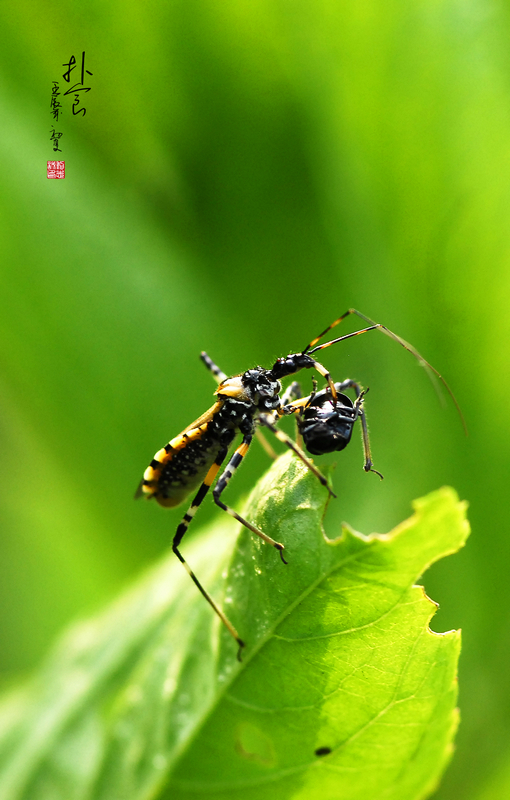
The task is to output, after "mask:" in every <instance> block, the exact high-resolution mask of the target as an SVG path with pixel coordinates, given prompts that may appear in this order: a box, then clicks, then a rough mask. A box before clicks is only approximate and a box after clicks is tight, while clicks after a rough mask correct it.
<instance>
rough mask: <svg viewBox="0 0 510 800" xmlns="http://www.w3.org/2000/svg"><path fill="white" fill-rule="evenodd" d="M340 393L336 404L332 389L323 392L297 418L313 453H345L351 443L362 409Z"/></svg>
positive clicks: (299, 427) (301, 431) (305, 440)
mask: <svg viewBox="0 0 510 800" xmlns="http://www.w3.org/2000/svg"><path fill="white" fill-rule="evenodd" d="M341 385H342V384H340V383H335V389H336V390H337V396H336V402H335V401H333V398H332V397H331V392H330V391H329V390H328V389H323V390H322V391H321V392H317V394H316V395H315V396H314V397H313V398H312V399H311V400H310V402H309V403H308V404H307V405H306V406H305V408H304V410H303V412H302V414H300V415H299V416H298V418H297V421H298V430H299V432H300V434H301V436H302V437H303V442H304V444H305V447H306V449H307V450H308V452H309V453H312V455H314V456H321V455H324V454H325V453H333V452H334V451H336V450H343V449H344V447H347V445H348V444H349V442H350V441H351V436H352V430H353V427H354V423H355V422H356V420H357V419H358V416H359V406H356V407H355V405H354V403H353V401H352V400H351V398H350V397H347V395H346V394H342V393H341V391H340V389H339V387H340V386H341Z"/></svg>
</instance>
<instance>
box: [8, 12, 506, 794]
mask: <svg viewBox="0 0 510 800" xmlns="http://www.w3.org/2000/svg"><path fill="white" fill-rule="evenodd" d="M0 20H1V25H0V43H1V48H0V64H1V73H0V88H1V100H0V102H1V104H2V114H1V118H2V125H1V126H0V147H1V151H2V181H1V183H0V213H1V215H2V222H1V226H0V237H1V242H2V261H1V277H0V280H1V286H0V302H1V305H2V307H1V311H0V331H1V339H0V341H1V342H2V345H1V347H0V353H1V356H0V357H1V373H0V374H1V377H0V381H1V382H0V436H1V447H0V460H1V463H2V475H3V479H2V495H1V517H2V534H1V536H2V539H1V555H0V583H1V585H2V595H3V599H2V614H1V616H0V636H1V639H2V641H3V642H4V647H3V648H2V654H1V666H2V668H3V671H4V674H5V675H6V680H9V679H10V676H13V675H17V674H19V672H20V671H21V670H26V669H28V668H31V667H32V666H33V665H35V664H36V663H37V661H38V659H39V658H40V656H41V655H42V653H43V652H44V651H45V649H46V648H47V646H48V643H49V641H50V640H51V639H52V637H53V636H54V635H55V633H56V632H57V630H58V629H59V628H60V627H61V626H62V624H63V623H65V622H67V621H68V620H70V619H72V618H74V617H75V616H76V615H82V614H85V613H87V612H89V611H90V610H91V609H93V608H97V607H98V606H99V605H100V604H101V603H103V602H104V601H105V600H106V599H108V598H110V597H112V596H113V595H114V594H115V592H116V591H117V590H118V589H119V587H120V586H121V585H122V584H123V583H125V582H126V581H127V580H128V578H129V577H130V576H133V575H134V574H135V573H136V572H137V571H138V570H139V569H140V568H141V566H142V565H145V564H147V563H149V562H150V561H151V560H152V559H153V558H154V557H155V556H156V554H158V553H159V552H161V551H162V550H163V549H164V547H165V546H166V545H167V544H168V542H169V540H170V538H171V536H172V533H173V530H174V528H175V526H176V524H177V522H178V520H179V515H180V510H175V511H172V512H167V513H165V512H163V511H162V510H161V509H159V508H156V507H153V506H151V505H147V504H144V503H139V504H135V503H132V501H131V497H132V492H133V491H134V489H135V488H136V485H137V483H138V481H139V478H140V475H141V472H142V471H143V469H144V467H145V466H146V463H148V460H149V459H150V458H151V457H152V455H153V453H154V452H155V451H156V450H157V449H158V448H159V447H160V446H161V445H162V444H164V443H165V442H166V441H167V440H168V439H169V438H170V437H171V436H172V435H175V433H177V432H178V431H179V430H180V429H181V428H182V427H184V426H185V425H186V424H187V423H188V422H189V421H190V420H191V419H193V418H195V417H196V416H198V415H199V414H200V413H201V412H202V411H203V410H205V409H206V408H207V407H208V405H209V404H210V403H211V401H212V391H213V389H214V386H213V385H212V383H211V378H210V376H209V375H207V374H206V372H205V370H204V369H203V367H202V366H201V365H200V363H199V361H198V357H197V356H198V353H199V351H200V350H201V349H203V348H205V349H207V350H208V352H209V353H210V354H211V356H212V357H213V358H214V359H215V360H217V361H218V363H219V364H220V365H221V366H222V368H223V369H224V370H225V371H226V372H229V373H235V372H238V371H241V370H243V369H246V368H247V367H248V366H252V365H254V364H259V363H260V364H262V365H265V366H270V365H271V363H272V361H273V359H274V358H275V357H276V356H279V355H284V354H286V353H288V352H292V351H295V350H298V349H301V348H302V347H304V345H305V344H306V342H307V341H309V340H310V338H311V337H312V336H315V335H316V334H317V333H318V332H319V331H320V330H321V329H322V328H323V327H325V325H327V324H328V323H329V322H330V321H331V320H333V319H334V318H335V317H337V316H339V314H341V313H342V312H343V311H344V310H345V309H346V308H348V307H349V306H356V307H357V308H359V309H360V310H361V311H363V312H365V313H367V314H369V315H370V316H372V317H375V318H377V319H378V320H380V321H382V322H384V323H385V324H386V325H388V326H389V327H390V328H392V329H393V330H395V331H396V332H397V333H399V334H400V335H402V336H404V337H405V338H406V339H407V340H409V341H411V342H412V343H413V344H414V345H415V346H416V347H417V348H418V349H419V350H420V352H422V353H423V355H424V356H425V357H426V358H428V359H429V360H430V361H431V363H432V364H434V365H435V366H436V367H437V368H438V369H439V370H440V371H441V372H442V373H443V374H444V375H445V376H446V377H447V379H448V381H449V383H450V385H451V386H452V388H453V389H454V391H455V393H456V395H457V397H458V399H459V402H460V404H461V406H462V409H463V411H464V414H465V416H466V419H467V423H468V427H469V431H470V435H469V437H468V438H467V439H465V438H464V437H463V433H462V429H461V426H460V424H459V421H458V419H457V417H456V415H455V411H454V410H453V408H452V406H451V403H449V402H448V403H447V407H446V409H445V410H441V408H440V406H439V405H438V403H437V401H436V398H435V397H434V392H433V390H432V389H431V387H430V385H429V384H428V381H427V379H426V376H425V375H424V374H423V371H421V370H419V369H418V368H417V366H416V363H415V362H414V360H413V359H412V358H411V356H409V355H408V354H406V353H405V352H404V351H403V350H402V349H401V348H399V347H397V346H396V345H394V344H392V343H391V342H390V341H389V340H387V339H386V338H385V337H382V336H379V335H377V334H368V335H367V336H364V337H357V338H356V339H355V340H354V341H352V342H348V343H345V344H343V345H338V346H337V347H333V348H331V349H329V350H328V351H325V353H324V354H323V355H324V362H325V363H326V364H327V366H328V368H330V370H331V372H332V373H333V375H335V377H337V378H338V379H342V378H344V377H352V378H357V379H359V380H360V381H361V382H362V383H363V384H364V385H369V386H370V394H369V395H368V398H367V405H366V408H367V413H368V415H369V421H370V429H371V437H372V446H373V454H374V461H375V464H376V466H377V468H378V469H380V470H381V471H382V472H383V474H384V475H385V478H386V480H385V481H384V483H380V482H379V481H378V480H377V479H376V477H375V476H373V475H365V474H364V473H363V471H362V469H361V465H362V454H361V448H360V446H358V443H357V442H356V441H355V442H353V444H352V445H351V447H350V448H349V449H348V450H347V451H346V452H345V453H341V454H339V455H338V458H337V459H336V460H337V462H338V469H337V473H336V476H335V486H336V487H337V489H338V493H339V495H340V497H339V500H338V501H336V503H335V504H331V506H330V511H329V519H330V520H331V522H330V524H333V523H334V522H335V523H336V522H338V521H339V520H340V519H345V520H347V521H349V522H350V523H351V524H352V525H353V526H354V527H356V528H359V529H362V530H365V531H367V530H371V529H373V530H378V531H384V530H389V528H390V527H391V526H392V525H393V524H395V523H396V522H397V521H398V520H399V519H402V518H404V517H405V516H407V515H408V511H409V502H410V499H411V498H412V497H416V496H419V495H421V494H424V493H425V492H427V491H429V490H432V489H435V488H437V487H438V486H440V485H441V484H443V483H450V484H452V485H454V486H455V487H456V488H457V489H458V491H459V493H460V495H461V497H465V498H467V499H468V500H469V502H470V504H471V510H470V519H471V522H472V525H473V536H472V538H471V540H470V544H469V546H468V547H467V548H466V550H465V551H464V552H463V553H462V554H460V555H459V556H458V557H457V558H456V559H455V560H452V561H451V563H450V562H449V560H446V561H445V562H442V563H440V564H438V565H437V566H435V567H434V568H433V570H432V571H431V573H430V575H429V576H428V582H427V588H428V590H429V592H430V594H431V596H432V597H434V598H435V599H437V600H439V601H440V603H441V605H442V609H441V610H440V612H439V613H438V615H437V617H436V618H435V622H434V625H435V628H436V629H437V630H446V629H448V628H453V627H458V626H462V628H463V643H464V644H463V654H462V658H461V671H460V681H461V683H460V686H461V691H460V706H461V713H462V723H461V727H460V731H459V736H458V743H457V744H458V750H457V754H456V757H455V758H454V760H453V762H452V765H451V767H450V768H449V771H448V773H447V775H446V777H445V780H444V782H443V787H442V789H440V790H439V792H438V794H437V797H438V798H444V799H446V798H448V797H452V796H454V795H458V796H462V797H463V798H467V800H471V799H473V800H474V799H475V798H482V797H484V796H485V795H484V791H485V788H484V787H485V786H487V787H489V786H490V791H491V792H492V794H491V795H490V796H491V800H492V798H495V797H496V796H498V797H499V796H501V797H503V796H504V797H506V794H505V793H504V791H503V793H502V794H501V795H496V794H495V792H497V789H496V790H495V789H494V787H497V786H498V785H501V786H503V784H505V785H507V783H506V779H505V778H504V776H506V775H507V774H508V766H507V765H508V763H509V762H510V670H509V669H508V661H509V658H510V609H509V604H508V600H507V585H508V577H507V575H508V570H509V568H510V541H509V539H508V534H507V531H506V527H507V526H506V525H505V522H506V517H507V503H506V502H503V499H504V498H505V497H506V496H507V491H508V490H507V475H508V460H509V449H510V448H509V436H510V433H509V431H510V420H509V418H508V417H509V414H510V412H509V410H508V408H507V406H506V402H505V398H506V396H507V394H508V388H509V387H508V383H509V380H510V376H509V370H508V367H507V362H508V357H509V352H508V351H509V344H508V342H509V328H510V322H509V319H510V318H509V315H508V313H507V309H508V305H509V289H510V270H509V269H508V260H509V247H510V232H509V226H508V221H507V220H508V214H509V205H510V197H509V192H510V190H509V187H510V161H509V158H508V152H509V142H510V98H509V92H508V84H509V81H510V63H509V55H508V54H509V52H510V49H509V47H508V44H509V36H510V31H509V20H508V7H507V5H506V4H504V3H497V2H493V3H489V2H488V0H481V1H480V2H478V3H473V2H466V3H454V2H451V1H450V2H448V0H447V2H445V3H442V4H440V3H431V2H420V0H417V2H415V3H412V4H410V3H408V2H404V0H400V1H399V0H395V1H394V2H391V3H388V2H374V1H373V0H372V2H370V0H369V1H368V2H365V3H352V2H350V3H337V2H333V1H332V0H318V2H315V3H313V4H311V3H305V2H303V0H301V2H299V0H297V1H296V2H293V3H289V2H281V0H280V2H273V3H269V2H263V0H258V1H257V2H253V3H249V4H245V3H237V2H234V1H233V0H225V2H222V3H214V2H208V1H207V0H200V2H197V3H195V4H188V3H185V2H183V1H182V0H172V2H171V3H163V2H159V3H158V2H148V3H146V4H144V5H143V6H142V5H140V4H138V3H134V2H123V3H115V2H113V0H109V1H108V0H107V1H106V2H101V3H100V2H97V0H96V2H85V3H83V4H80V5H79V6H78V5H73V4H71V3H69V2H67V3H66V2H56V3H53V4H51V5H48V4H47V3H43V2H40V0H32V2H27V0H20V2H19V3H17V4H16V5H15V6H14V5H11V6H7V5H5V4H4V5H3V6H2V8H1V10H0ZM82 50H85V51H86V53H87V67H88V68H89V69H90V70H91V71H92V72H93V73H94V75H93V78H92V79H91V85H92V91H91V92H90V93H89V94H88V95H86V100H87V102H86V106H87V115H86V117H84V118H81V117H75V118H71V115H70V113H69V109H67V112H65V114H64V116H63V117H62V128H61V129H62V130H63V131H64V136H63V138H62V140H61V142H62V148H63V154H62V157H63V158H65V160H66V170H67V173H66V179H65V180H64V181H49V180H47V179H46V172H45V165H46V161H47V160H49V159H52V158H54V154H53V151H52V149H51V147H50V142H49V130H50V123H51V117H50V115H49V99H50V91H51V82H52V81H53V80H54V79H59V77H60V75H61V74H62V72H63V71H64V69H63V68H62V67H61V64H63V63H64V62H65V61H68V59H69V57H70V55H71V54H72V53H74V54H75V55H77V56H79V54H80V53H81V51H82ZM346 330H348V328H346ZM303 380H304V382H305V384H306V385H308V386H309V382H310V376H309V375H308V374H307V375H305V376H304V378H303ZM482 390H484V394H483V397H482ZM500 398H502V400H500ZM253 450H254V452H253V454H252V456H251V458H250V459H248V463H247V464H246V466H245V467H243V470H242V471H241V472H240V474H239V476H238V477H236V481H235V483H234V484H233V485H232V488H231V490H229V491H230V497H231V499H232V502H233V503H235V502H236V500H237V501H239V498H240V496H241V495H242V494H243V493H245V492H246V491H247V490H248V489H249V487H250V486H251V485H252V484H253V482H254V480H255V478H256V476H257V475H258V474H260V472H261V471H262V470H263V468H264V465H265V463H266V457H265V455H264V454H263V453H261V452H259V451H258V449H256V448H255V447H254V448H253ZM329 460H331V459H329ZM213 513H214V512H213V511H212V509H211V507H210V504H204V508H203V509H201V517H202V520H203V521H205V520H207V519H208V518H210V517H211V514H213ZM190 535H191V534H190ZM497 776H503V778H501V777H499V778H498V777H497ZM501 781H502V782H501Z"/></svg>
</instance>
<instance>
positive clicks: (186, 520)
mask: <svg viewBox="0 0 510 800" xmlns="http://www.w3.org/2000/svg"><path fill="white" fill-rule="evenodd" d="M227 453H228V447H224V448H223V449H222V450H220V452H219V453H218V455H217V457H216V461H215V462H214V464H213V465H212V467H211V468H210V470H209V472H208V473H207V475H206V477H205V480H204V482H203V483H202V485H201V487H200V489H199V490H198V492H197V493H196V495H195V497H194V499H193V501H192V503H191V505H190V507H189V508H188V510H187V511H186V513H185V515H184V517H183V519H182V522H181V523H180V525H179V527H178V528H177V531H176V533H175V536H174V539H173V542H172V550H173V552H174V553H175V555H176V556H177V558H178V559H179V561H180V562H181V564H182V565H183V566H184V568H185V570H186V571H187V573H188V575H189V576H190V578H191V580H192V581H193V582H194V583H195V586H196V587H197V588H198V589H199V591H200V592H201V593H202V595H203V596H204V597H205V599H206V600H207V602H208V603H209V605H210V606H211V607H212V608H213V610H214V611H215V612H216V614H217V615H218V616H219V618H220V619H221V621H222V622H223V624H224V625H225V627H226V628H227V630H228V632H229V633H230V635H231V636H232V637H233V638H234V639H235V640H236V642H237V644H238V645H239V650H238V653H237V658H238V659H239V661H241V651H242V649H243V647H244V646H245V645H244V642H243V640H242V639H241V637H240V636H239V634H238V632H237V631H236V629H235V628H234V626H233V625H232V623H231V622H230V620H229V619H228V618H227V617H226V616H225V614H224V613H223V611H222V610H221V608H220V607H219V606H218V605H216V603H215V602H214V600H213V599H212V597H211V595H210V594H209V593H208V592H207V591H206V590H205V589H204V587H203V586H202V584H201V583H200V581H199V580H198V578H197V576H196V575H195V573H194V572H193V570H192V569H191V567H190V566H189V564H188V563H187V562H186V560H185V558H184V556H183V555H182V553H181V552H180V550H179V545H180V543H181V541H182V539H183V537H184V534H185V533H186V531H187V530H188V527H189V524H190V522H191V520H192V519H193V517H194V516H195V514H196V511H197V508H198V507H199V505H200V504H201V503H202V501H203V499H204V497H205V496H206V494H207V492H208V491H209V489H210V487H211V484H212V482H213V481H214V479H215V477H216V475H217V473H218V470H219V468H220V467H221V465H222V463H223V461H224V460H225V458H226V455H227Z"/></svg>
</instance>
